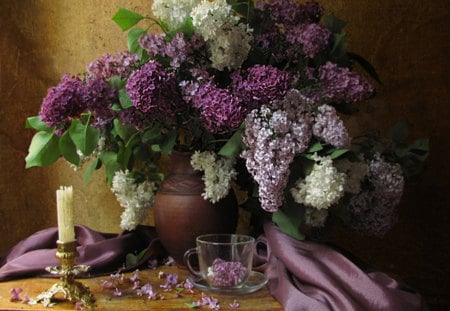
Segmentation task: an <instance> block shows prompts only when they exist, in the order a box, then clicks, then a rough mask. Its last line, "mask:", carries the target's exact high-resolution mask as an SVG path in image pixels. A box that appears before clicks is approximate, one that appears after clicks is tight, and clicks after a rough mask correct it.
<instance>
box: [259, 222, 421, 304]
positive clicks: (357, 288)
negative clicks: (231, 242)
mask: <svg viewBox="0 0 450 311" xmlns="http://www.w3.org/2000/svg"><path fill="white" fill-rule="evenodd" d="M264 231H265V234H264V235H263V236H260V237H259V238H258V239H257V240H256V250H255V264H256V265H258V264H260V265H259V266H258V267H257V269H258V270H261V271H264V272H265V275H266V276H267V278H268V287H269V290H270V293H271V294H272V296H274V297H275V298H276V299H277V300H278V301H279V302H280V303H281V305H282V306H283V308H284V310H286V311H300V310H304V311H312V310H314V311H321V310H324V311H325V310H327V311H328V310H336V311H341V310H345V311H350V310H367V311H372V310H373V311H375V310H380V311H381V310H384V311H388V310H395V311H401V310H405V311H406V310H408V311H412V310H427V307H426V305H425V303H424V301H423V299H422V297H421V296H420V295H419V294H418V293H415V292H414V291H412V290H411V289H409V288H407V287H406V286H404V285H402V284H401V283H399V282H398V281H396V280H394V279H393V278H391V277H389V276H388V275H386V274H384V273H382V272H367V273H366V272H364V271H363V270H361V269H360V268H359V267H358V266H357V265H355V264H354V263H353V262H352V261H350V260H349V259H348V258H347V257H345V256H344V255H342V254H341V253H340V252H338V251H336V250H334V249H333V248H331V247H329V246H326V245H323V244H318V243H314V242H309V241H298V240H295V239H293V238H291V237H289V236H287V235H286V234H284V233H282V232H281V231H280V230H279V229H278V227H276V226H275V225H274V224H266V225H265V227H264Z"/></svg>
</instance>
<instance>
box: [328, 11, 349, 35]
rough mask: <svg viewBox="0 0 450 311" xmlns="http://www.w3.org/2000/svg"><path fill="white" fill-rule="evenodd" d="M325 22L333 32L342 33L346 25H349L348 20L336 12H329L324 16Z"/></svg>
mask: <svg viewBox="0 0 450 311" xmlns="http://www.w3.org/2000/svg"><path fill="white" fill-rule="evenodd" d="M322 20H323V24H324V25H325V27H327V28H328V30H330V31H331V32H332V33H341V31H342V30H343V29H344V27H345V26H346V25H347V22H346V21H344V20H342V19H339V18H338V17H336V15H334V14H329V15H326V16H324V17H323V19H322Z"/></svg>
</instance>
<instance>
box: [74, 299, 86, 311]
mask: <svg viewBox="0 0 450 311" xmlns="http://www.w3.org/2000/svg"><path fill="white" fill-rule="evenodd" d="M74 308H75V310H84V303H83V302H82V301H77V302H75V306H74Z"/></svg>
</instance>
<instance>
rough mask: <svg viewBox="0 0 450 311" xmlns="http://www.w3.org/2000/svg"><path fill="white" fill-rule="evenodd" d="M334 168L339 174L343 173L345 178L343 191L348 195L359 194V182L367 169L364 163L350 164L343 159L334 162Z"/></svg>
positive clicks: (350, 162)
mask: <svg viewBox="0 0 450 311" xmlns="http://www.w3.org/2000/svg"><path fill="white" fill-rule="evenodd" d="M334 165H335V167H336V168H337V169H338V171H339V172H341V173H345V175H346V176H347V178H346V182H345V185H344V191H345V192H348V193H353V194H358V193H360V192H361V182H362V181H363V180H364V178H365V177H366V176H367V174H368V172H369V167H368V166H367V164H366V163H365V162H359V161H357V162H352V161H350V160H349V159H346V158H343V159H338V160H336V161H335V164H334Z"/></svg>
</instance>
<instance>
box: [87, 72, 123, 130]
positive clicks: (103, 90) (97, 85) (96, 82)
mask: <svg viewBox="0 0 450 311" xmlns="http://www.w3.org/2000/svg"><path fill="white" fill-rule="evenodd" d="M87 83H88V84H87V90H88V92H87V95H88V99H87V108H88V110H89V111H91V112H92V116H93V117H94V121H93V123H92V125H93V126H95V127H97V128H100V127H102V126H104V125H105V124H107V123H110V122H111V121H112V120H113V119H114V117H115V112H114V111H113V109H112V105H113V104H114V103H116V102H117V101H118V99H117V91H116V90H115V89H114V88H113V87H111V85H110V84H109V83H108V82H106V80H105V79H103V78H96V79H91V80H89V81H88V82H87Z"/></svg>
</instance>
